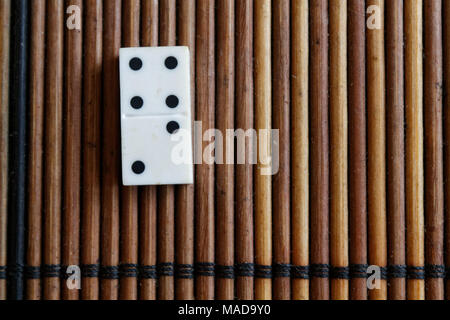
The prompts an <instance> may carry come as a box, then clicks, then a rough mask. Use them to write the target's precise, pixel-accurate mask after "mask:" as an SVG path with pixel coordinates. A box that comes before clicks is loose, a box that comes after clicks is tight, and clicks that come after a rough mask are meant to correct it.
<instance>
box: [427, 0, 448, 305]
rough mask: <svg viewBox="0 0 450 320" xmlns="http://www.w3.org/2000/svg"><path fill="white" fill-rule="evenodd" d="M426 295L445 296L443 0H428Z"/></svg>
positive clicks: (437, 298)
mask: <svg viewBox="0 0 450 320" xmlns="http://www.w3.org/2000/svg"><path fill="white" fill-rule="evenodd" d="M424 5H425V6H424V20H425V27H424V28H425V29H424V37H425V66H424V67H425V68H424V71H425V73H424V81H425V87H424V95H425V97H424V106H425V110H424V124H425V216H426V222H425V223H426V226H425V230H426V232H425V236H426V238H425V241H426V248H425V252H426V256H425V262H426V268H425V271H426V277H427V280H426V299H427V300H443V299H444V280H443V275H444V170H443V169H444V168H443V167H444V164H443V160H444V156H443V132H442V125H443V123H442V99H443V97H442V95H443V91H442V88H443V78H442V77H443V73H442V70H443V57H442V54H443V52H442V45H443V42H442V1H441V0H435V1H426V2H425V3H424Z"/></svg>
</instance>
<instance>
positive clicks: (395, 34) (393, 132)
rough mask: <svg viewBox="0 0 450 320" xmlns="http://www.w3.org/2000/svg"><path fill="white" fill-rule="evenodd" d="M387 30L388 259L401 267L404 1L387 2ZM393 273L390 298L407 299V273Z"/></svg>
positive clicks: (403, 149) (402, 246)
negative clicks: (405, 275)
mask: <svg viewBox="0 0 450 320" xmlns="http://www.w3.org/2000/svg"><path fill="white" fill-rule="evenodd" d="M386 29H387V30H390V31H389V32H387V33H386V47H387V50H386V53H387V54H386V70H388V72H387V74H386V87H387V90H386V93H387V97H386V98H387V99H386V108H387V113H386V121H387V159H388V162H387V173H388V174H387V205H388V240H389V245H388V248H389V254H388V257H389V259H388V262H389V266H390V268H391V269H399V268H400V270H401V269H402V268H404V266H405V264H406V260H405V254H406V250H405V240H406V238H405V142H404V139H405V133H404V122H405V121H404V117H405V101H404V93H405V90H404V60H403V59H404V58H403V52H404V47H403V0H395V1H388V2H386ZM389 274H390V279H389V298H390V299H391V300H404V299H405V298H406V280H405V277H404V274H402V273H401V272H400V273H399V272H398V271H397V270H392V272H389Z"/></svg>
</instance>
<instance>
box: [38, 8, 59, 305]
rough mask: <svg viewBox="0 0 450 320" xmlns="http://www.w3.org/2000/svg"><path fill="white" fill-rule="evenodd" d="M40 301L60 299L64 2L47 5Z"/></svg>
mask: <svg viewBox="0 0 450 320" xmlns="http://www.w3.org/2000/svg"><path fill="white" fill-rule="evenodd" d="M46 49H47V52H46V60H47V65H46V75H45V76H46V84H45V91H46V102H47V103H46V108H45V119H46V120H45V129H46V132H45V170H44V172H45V175H44V186H45V189H44V190H45V191H44V208H45V209H44V210H45V220H44V261H43V262H44V264H45V266H44V274H43V288H44V293H43V297H44V299H46V300H59V299H60V296H61V294H60V278H59V276H60V267H61V265H60V263H61V187H62V181H61V180H62V168H61V166H62V139H63V137H62V127H63V115H62V113H63V55H64V2H62V1H59V0H49V1H47V45H46Z"/></svg>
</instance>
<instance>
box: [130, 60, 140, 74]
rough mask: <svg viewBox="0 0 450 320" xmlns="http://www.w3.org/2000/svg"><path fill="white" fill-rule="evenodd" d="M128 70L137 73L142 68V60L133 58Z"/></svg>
mask: <svg viewBox="0 0 450 320" xmlns="http://www.w3.org/2000/svg"><path fill="white" fill-rule="evenodd" d="M130 68H131V69H132V70H134V71H138V70H140V69H141V68H142V60H141V59H139V58H133V59H131V60H130Z"/></svg>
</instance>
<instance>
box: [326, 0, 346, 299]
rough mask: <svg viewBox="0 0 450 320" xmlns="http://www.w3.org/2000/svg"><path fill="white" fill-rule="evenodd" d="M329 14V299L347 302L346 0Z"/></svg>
mask: <svg viewBox="0 0 450 320" xmlns="http://www.w3.org/2000/svg"><path fill="white" fill-rule="evenodd" d="M329 13H330V122H331V123H330V142H331V145H330V158H331V159H330V185H331V188H330V192H331V202H330V207H331V208H330V210H331V211H330V236H331V239H330V253H331V255H330V257H331V266H332V268H333V269H334V270H335V271H336V272H335V273H336V274H335V278H333V279H331V299H333V300H348V298H349V292H348V279H346V274H348V181H347V174H348V170H347V161H348V159H347V156H348V145H347V139H348V118H347V36H346V35H347V1H333V0H331V2H330V5H329ZM333 273H334V272H333ZM341 277H342V278H341Z"/></svg>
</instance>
